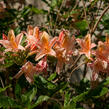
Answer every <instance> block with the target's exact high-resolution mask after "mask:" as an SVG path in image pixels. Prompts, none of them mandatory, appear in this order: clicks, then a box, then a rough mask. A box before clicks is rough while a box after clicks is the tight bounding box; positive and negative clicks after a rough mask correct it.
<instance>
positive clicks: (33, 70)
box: [13, 57, 47, 83]
mask: <svg viewBox="0 0 109 109" xmlns="http://www.w3.org/2000/svg"><path fill="white" fill-rule="evenodd" d="M41 72H47V58H46V57H44V58H43V59H42V60H40V61H39V62H38V63H37V64H36V66H34V65H33V64H32V63H31V62H29V61H28V62H26V63H25V64H24V65H23V66H22V68H21V70H20V71H19V72H18V73H17V74H16V75H15V76H14V77H13V79H14V78H15V79H18V78H19V77H20V76H21V75H23V74H24V75H25V78H26V79H27V81H28V82H29V83H33V82H34V75H35V74H39V73H41Z"/></svg>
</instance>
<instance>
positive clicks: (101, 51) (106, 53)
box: [95, 41, 109, 63]
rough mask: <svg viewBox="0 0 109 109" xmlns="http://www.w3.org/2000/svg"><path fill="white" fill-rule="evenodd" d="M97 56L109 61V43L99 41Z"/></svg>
mask: <svg viewBox="0 0 109 109" xmlns="http://www.w3.org/2000/svg"><path fill="white" fill-rule="evenodd" d="M95 55H96V58H98V59H101V60H102V61H106V62H108V63H109V46H108V43H107V42H105V43H103V42H101V41H99V42H98V48H97V50H96V51H95Z"/></svg>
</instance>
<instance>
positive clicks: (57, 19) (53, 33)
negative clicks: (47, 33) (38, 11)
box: [53, 0, 64, 35]
mask: <svg viewBox="0 0 109 109" xmlns="http://www.w3.org/2000/svg"><path fill="white" fill-rule="evenodd" d="M63 3H64V0H62V3H61V6H60V8H59V10H58V12H57V16H56V21H55V25H54V32H55V29H56V23H57V21H58V18H59V13H60V11H61V9H62V7H63ZM53 34H54V33H53ZM54 35H55V34H54Z"/></svg>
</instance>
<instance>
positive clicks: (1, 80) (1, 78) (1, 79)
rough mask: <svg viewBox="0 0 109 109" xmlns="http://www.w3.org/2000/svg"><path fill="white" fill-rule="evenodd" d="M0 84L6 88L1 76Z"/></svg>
mask: <svg viewBox="0 0 109 109" xmlns="http://www.w3.org/2000/svg"><path fill="white" fill-rule="evenodd" d="M0 82H1V85H2V87H3V88H4V87H5V86H4V83H3V80H2V78H1V76H0Z"/></svg>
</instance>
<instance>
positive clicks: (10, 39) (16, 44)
mask: <svg viewBox="0 0 109 109" xmlns="http://www.w3.org/2000/svg"><path fill="white" fill-rule="evenodd" d="M22 38H23V34H22V33H20V34H18V35H17V36H16V37H15V34H14V31H13V30H10V31H9V33H8V36H6V35H4V34H3V40H0V44H2V45H3V46H4V47H5V48H6V49H5V51H6V52H7V51H14V52H16V51H18V50H19V49H20V50H25V48H24V47H23V46H21V45H20V43H21V40H22Z"/></svg>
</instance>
